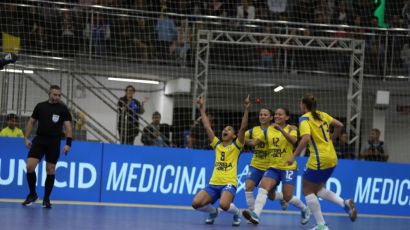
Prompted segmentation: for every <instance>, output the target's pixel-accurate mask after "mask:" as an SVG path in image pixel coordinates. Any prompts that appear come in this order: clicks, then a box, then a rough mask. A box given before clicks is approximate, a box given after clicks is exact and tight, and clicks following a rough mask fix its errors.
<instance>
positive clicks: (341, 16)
mask: <svg viewBox="0 0 410 230" xmlns="http://www.w3.org/2000/svg"><path fill="white" fill-rule="evenodd" d="M348 19H349V15H348V11H347V8H346V3H345V2H343V1H340V2H338V10H336V13H335V18H334V22H333V23H334V24H341V25H347V24H348Z"/></svg>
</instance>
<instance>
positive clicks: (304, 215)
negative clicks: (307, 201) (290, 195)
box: [300, 206, 310, 225]
mask: <svg viewBox="0 0 410 230" xmlns="http://www.w3.org/2000/svg"><path fill="white" fill-rule="evenodd" d="M300 214H301V216H302V218H301V219H300V223H301V224H302V225H305V224H307V223H308V222H309V220H310V209H309V207H308V206H305V208H304V209H303V210H302V211H300Z"/></svg>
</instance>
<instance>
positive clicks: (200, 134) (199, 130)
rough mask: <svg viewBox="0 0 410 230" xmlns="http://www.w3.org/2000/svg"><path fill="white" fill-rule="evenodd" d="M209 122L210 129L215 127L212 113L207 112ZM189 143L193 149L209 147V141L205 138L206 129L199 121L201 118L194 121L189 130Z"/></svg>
mask: <svg viewBox="0 0 410 230" xmlns="http://www.w3.org/2000/svg"><path fill="white" fill-rule="evenodd" d="M208 119H209V122H210V123H211V127H213V128H212V129H215V123H214V118H213V115H212V114H208ZM188 140H189V144H191V146H192V148H194V149H209V148H210V146H209V141H208V138H207V134H206V130H205V128H204V126H203V124H202V122H201V118H198V119H196V120H195V121H194V123H193V124H192V126H191V129H190V131H189V139H188Z"/></svg>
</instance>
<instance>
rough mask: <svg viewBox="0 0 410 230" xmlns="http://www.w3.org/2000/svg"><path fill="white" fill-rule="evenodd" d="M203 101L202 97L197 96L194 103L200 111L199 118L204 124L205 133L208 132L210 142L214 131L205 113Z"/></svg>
mask: <svg viewBox="0 0 410 230" xmlns="http://www.w3.org/2000/svg"><path fill="white" fill-rule="evenodd" d="M204 103H205V100H204V98H203V97H199V98H198V100H196V104H197V105H198V109H199V112H200V113H201V120H202V123H203V124H204V128H205V130H206V134H208V138H209V141H210V142H212V141H213V140H214V137H215V133H214V131H213V130H212V126H211V122H209V119H208V116H207V115H206V113H205V108H204Z"/></svg>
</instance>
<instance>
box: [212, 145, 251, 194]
mask: <svg viewBox="0 0 410 230" xmlns="http://www.w3.org/2000/svg"><path fill="white" fill-rule="evenodd" d="M211 147H212V148H213V149H214V150H215V166H214V171H213V172H212V177H211V180H210V181H209V184H211V185H227V184H231V185H233V186H235V187H236V186H237V184H238V181H237V177H238V172H237V170H238V158H239V154H240V153H241V150H242V148H243V143H241V142H240V141H239V140H238V139H235V140H234V141H233V142H232V143H231V144H229V145H227V146H224V145H223V144H222V142H221V141H220V140H219V139H218V138H217V137H214V139H213V140H212V142H211Z"/></svg>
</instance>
